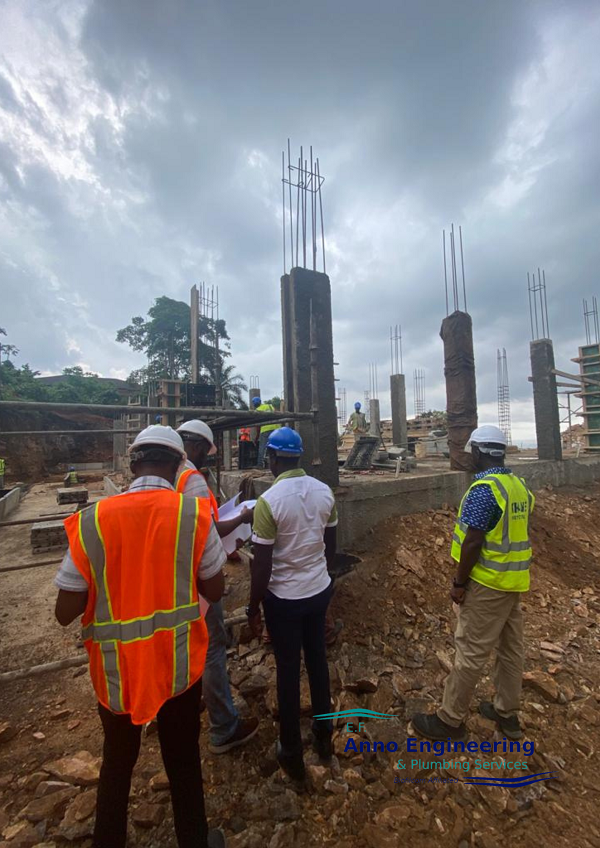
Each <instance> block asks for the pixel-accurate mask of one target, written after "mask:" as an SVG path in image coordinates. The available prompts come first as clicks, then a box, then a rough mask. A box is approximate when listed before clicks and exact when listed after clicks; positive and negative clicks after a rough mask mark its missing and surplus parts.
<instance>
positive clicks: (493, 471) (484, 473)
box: [473, 465, 512, 480]
mask: <svg viewBox="0 0 600 848" xmlns="http://www.w3.org/2000/svg"><path fill="white" fill-rule="evenodd" d="M490 474H512V471H511V470H510V468H506V467H505V466H504V465H499V466H498V467H497V468H488V470H487V471H480V472H479V474H476V475H475V477H474V478H473V479H474V480H483V478H484V477H487V476H488V475H490Z"/></svg>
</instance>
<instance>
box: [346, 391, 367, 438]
mask: <svg viewBox="0 0 600 848" xmlns="http://www.w3.org/2000/svg"><path fill="white" fill-rule="evenodd" d="M361 408H362V405H361V404H360V402H359V401H356V403H355V404H354V412H353V413H352V415H351V416H350V418H349V419H348V425H347V429H349V430H350V432H351V433H352V435H353V436H354V441H355V442H357V441H358V440H359V439H360V437H361V436H366V435H367V433H368V432H369V428H368V426H367V416H366V415H365V413H364V412H361V411H360V410H361Z"/></svg>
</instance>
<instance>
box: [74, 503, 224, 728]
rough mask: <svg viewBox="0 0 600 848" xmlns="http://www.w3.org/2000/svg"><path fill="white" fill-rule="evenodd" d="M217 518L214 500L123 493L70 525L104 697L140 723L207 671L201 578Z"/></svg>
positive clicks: (95, 672)
mask: <svg viewBox="0 0 600 848" xmlns="http://www.w3.org/2000/svg"><path fill="white" fill-rule="evenodd" d="M210 522H211V517H210V507H209V503H208V501H207V500H206V499H205V498H184V497H183V496H182V495H178V494H176V493H175V492H173V491H169V490H165V489H155V490H147V491H139V492H127V493H125V494H122V495H116V496H114V497H112V498H108V499H107V500H105V501H102V502H100V503H98V504H95V505H94V506H91V507H88V508H87V509H84V510H82V511H81V512H77V513H75V514H74V515H71V516H69V518H67V519H65V522H64V524H65V529H66V531H67V536H68V539H69V550H70V552H71V556H72V558H73V561H74V562H75V565H76V566H77V568H78V570H79V571H80V572H81V574H82V576H83V577H84V578H85V580H86V582H87V584H88V587H89V591H88V602H87V606H86V609H85V612H84V614H83V620H82V626H83V640H84V644H85V647H86V649H87V652H88V654H89V658H90V675H91V678H92V683H93V685H94V689H95V691H96V695H97V697H98V700H99V701H100V703H101V704H103V705H104V706H105V707H106V708H107V709H109V710H111V711H112V712H114V713H128V714H129V715H130V716H131V720H132V722H133V723H134V724H145V723H146V722H148V721H151V720H152V719H153V718H154V717H155V716H156V714H157V712H158V711H159V709H160V708H161V706H162V705H163V704H164V703H165V701H167V700H168V699H169V698H172V697H174V696H175V695H179V694H180V693H181V692H184V691H185V690H186V689H188V688H189V687H190V686H191V685H192V684H194V683H196V681H197V680H198V679H199V678H200V677H201V676H202V672H203V671H204V662H205V658H206V650H207V647H208V634H207V630H206V624H205V623H204V620H203V618H202V614H201V612H200V606H199V595H198V586H197V578H198V567H199V565H200V560H201V558H202V553H203V551H204V547H205V545H206V540H207V538H208V533H209V530H210V526H211V525H210Z"/></svg>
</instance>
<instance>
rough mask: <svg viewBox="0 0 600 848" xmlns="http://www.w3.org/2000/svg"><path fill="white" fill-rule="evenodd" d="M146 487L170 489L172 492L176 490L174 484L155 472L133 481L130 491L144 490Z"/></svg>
mask: <svg viewBox="0 0 600 848" xmlns="http://www.w3.org/2000/svg"><path fill="white" fill-rule="evenodd" d="M146 489H169V490H170V491H171V492H174V491H175V488H174V486H172V485H171V484H170V483H169V481H168V480H165V478H164V477H156V476H155V475H154V474H145V475H144V476H143V477H138V478H137V480H134V481H133V483H132V484H131V486H130V487H129V489H128V491H129V492H142V491H145V490H146Z"/></svg>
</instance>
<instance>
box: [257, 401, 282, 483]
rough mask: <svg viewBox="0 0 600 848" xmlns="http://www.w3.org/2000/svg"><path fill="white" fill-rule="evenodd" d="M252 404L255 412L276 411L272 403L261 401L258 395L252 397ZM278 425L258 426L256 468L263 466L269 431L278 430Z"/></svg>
mask: <svg viewBox="0 0 600 848" xmlns="http://www.w3.org/2000/svg"><path fill="white" fill-rule="evenodd" d="M252 406H253V407H254V410H255V412H276V410H275V407H274V406H272V404H270V403H263V402H262V401H261V399H260V398H259V397H253V398H252ZM279 426H280V425H279V423H275V424H263V426H262V427H261V428H260V433H259V436H258V459H257V462H256V466H257V468H264V467H265V451H266V449H267V442H268V440H269V436H270V435H271V431H272V430H278V429H279Z"/></svg>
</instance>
